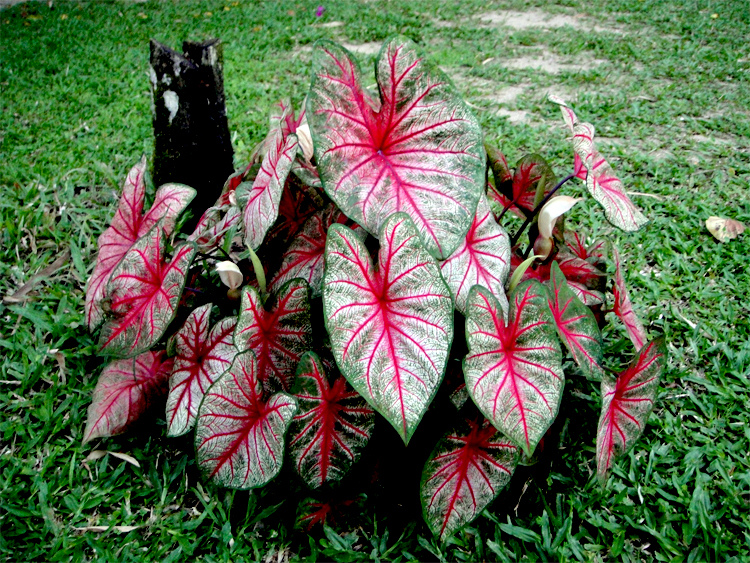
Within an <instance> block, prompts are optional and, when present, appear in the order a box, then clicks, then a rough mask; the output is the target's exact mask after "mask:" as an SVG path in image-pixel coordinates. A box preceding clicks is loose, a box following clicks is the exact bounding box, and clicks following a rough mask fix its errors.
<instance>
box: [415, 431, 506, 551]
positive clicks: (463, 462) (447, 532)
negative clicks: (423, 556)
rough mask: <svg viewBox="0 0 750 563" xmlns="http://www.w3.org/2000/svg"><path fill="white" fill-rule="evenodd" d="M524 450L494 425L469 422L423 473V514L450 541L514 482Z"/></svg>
mask: <svg viewBox="0 0 750 563" xmlns="http://www.w3.org/2000/svg"><path fill="white" fill-rule="evenodd" d="M517 463H518V448H517V447H516V446H515V445H513V444H512V443H510V442H509V441H508V439H507V438H506V437H505V436H504V435H503V434H502V433H501V432H499V431H498V430H497V429H496V428H495V427H493V426H492V425H491V424H490V423H489V422H488V421H486V420H485V421H483V422H482V423H477V422H474V421H464V422H463V423H461V424H459V425H458V426H457V427H456V428H454V429H453V430H452V431H450V432H448V433H447V434H446V435H445V436H443V437H442V438H441V440H440V442H438V444H437V446H436V447H435V449H434V450H433V452H432V455H431V456H430V459H429V461H428V462H427V463H426V464H425V467H424V470H423V471H422V483H421V487H420V497H421V499H422V512H423V514H424V518H425V521H426V522H427V524H428V526H429V527H430V530H432V533H433V534H435V535H436V536H438V537H439V538H440V539H441V540H442V541H445V540H446V539H447V538H448V537H450V536H451V535H452V534H453V533H455V532H456V531H458V530H459V529H461V528H462V527H463V526H465V525H466V524H468V523H470V522H471V521H472V520H474V519H475V518H476V517H477V516H479V514H480V513H481V512H482V510H484V509H485V508H486V507H487V506H488V505H489V504H490V503H491V502H492V501H493V500H494V499H495V498H496V497H497V495H498V494H499V493H500V491H501V490H502V489H503V487H505V485H507V483H508V481H510V478H511V476H512V475H513V472H514V471H515V468H516V464H517Z"/></svg>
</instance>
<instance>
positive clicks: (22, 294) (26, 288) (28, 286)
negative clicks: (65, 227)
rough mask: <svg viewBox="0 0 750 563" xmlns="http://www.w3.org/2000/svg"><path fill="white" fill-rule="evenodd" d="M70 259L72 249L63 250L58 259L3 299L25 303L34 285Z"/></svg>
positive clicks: (9, 301) (8, 301) (7, 301)
mask: <svg viewBox="0 0 750 563" xmlns="http://www.w3.org/2000/svg"><path fill="white" fill-rule="evenodd" d="M68 260H70V249H68V250H66V251H65V252H63V253H62V254H61V255H60V256H59V257H58V258H57V260H55V261H54V262H52V264H50V265H49V266H47V267H46V268H43V269H42V270H40V271H39V273H37V274H35V275H33V276H31V279H30V280H29V281H27V282H26V283H25V284H23V285H22V286H21V287H19V288H18V291H16V292H15V293H14V294H13V295H6V296H5V297H3V301H5V302H6V303H23V302H24V301H26V300H27V299H28V295H27V294H28V293H29V292H30V291H31V290H32V289H34V286H35V285H36V284H37V283H39V282H40V281H42V280H43V279H44V278H48V277H49V276H51V275H52V274H54V273H55V272H56V271H57V270H59V269H60V268H62V267H63V266H64V265H65V264H67V263H68Z"/></svg>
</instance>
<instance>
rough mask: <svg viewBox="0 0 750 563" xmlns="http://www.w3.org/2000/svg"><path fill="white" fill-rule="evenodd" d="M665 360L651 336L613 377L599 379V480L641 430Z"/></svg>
mask: <svg viewBox="0 0 750 563" xmlns="http://www.w3.org/2000/svg"><path fill="white" fill-rule="evenodd" d="M665 364H666V347H665V345H664V342H663V341H662V340H655V341H654V342H651V343H649V344H647V345H646V346H644V347H643V348H642V349H641V351H640V352H639V353H638V356H636V357H635V358H634V359H633V361H632V362H631V363H630V365H629V366H628V367H627V369H625V371H623V372H622V373H621V374H620V375H619V376H618V377H617V379H615V378H613V377H610V376H607V377H605V378H604V379H602V387H601V390H602V411H601V415H600V417H599V427H598V431H597V435H596V472H597V477H598V478H599V480H600V481H601V482H602V483H603V482H605V481H606V479H607V474H608V473H609V470H610V469H611V467H612V464H613V463H614V461H615V460H616V459H617V458H619V457H621V456H622V455H624V454H625V453H627V452H628V451H629V450H630V448H632V447H633V445H634V444H635V443H636V442H637V441H638V438H640V436H641V434H643V430H644V428H645V426H646V421H647V420H648V416H649V414H651V410H652V409H653V407H654V401H655V400H656V392H657V391H658V388H659V378H660V377H661V372H662V371H663V369H664V366H665Z"/></svg>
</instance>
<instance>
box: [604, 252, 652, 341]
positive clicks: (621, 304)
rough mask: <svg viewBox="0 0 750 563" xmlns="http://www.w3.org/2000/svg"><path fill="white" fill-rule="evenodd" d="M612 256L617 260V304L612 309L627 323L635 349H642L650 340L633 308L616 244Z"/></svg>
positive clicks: (615, 293) (615, 287) (614, 287)
mask: <svg viewBox="0 0 750 563" xmlns="http://www.w3.org/2000/svg"><path fill="white" fill-rule="evenodd" d="M612 258H613V259H614V262H615V284H614V286H613V287H612V292H613V293H614V298H615V304H614V306H613V307H612V311H613V312H614V314H615V315H617V316H618V317H620V320H621V321H622V322H623V324H624V325H625V330H626V331H627V333H628V336H629V337H630V340H631V341H632V342H633V344H634V345H635V349H636V350H640V349H641V348H643V345H644V344H646V342H647V341H648V338H647V336H646V329H644V328H643V323H642V322H641V319H639V318H638V315H636V314H635V310H634V309H633V303H631V301H630V295H629V294H628V288H627V286H626V285H625V276H624V275H623V272H622V262H621V261H620V253H619V252H618V251H617V248H615V247H614V246H612Z"/></svg>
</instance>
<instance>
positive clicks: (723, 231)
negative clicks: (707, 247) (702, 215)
mask: <svg viewBox="0 0 750 563" xmlns="http://www.w3.org/2000/svg"><path fill="white" fill-rule="evenodd" d="M706 228H707V229H708V232H709V233H711V234H712V235H713V236H714V238H715V239H716V240H718V241H719V242H729V241H730V240H731V239H735V238H737V237H738V236H740V235H741V234H742V233H744V232H745V225H744V224H742V223H740V222H739V221H735V220H734V219H726V218H724V217H714V216H711V217H709V218H708V219H706Z"/></svg>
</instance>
